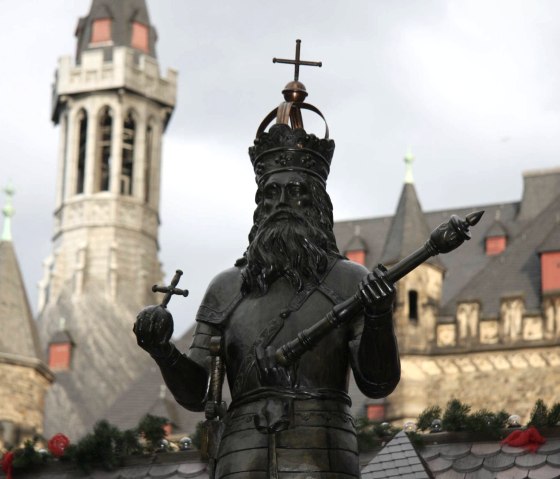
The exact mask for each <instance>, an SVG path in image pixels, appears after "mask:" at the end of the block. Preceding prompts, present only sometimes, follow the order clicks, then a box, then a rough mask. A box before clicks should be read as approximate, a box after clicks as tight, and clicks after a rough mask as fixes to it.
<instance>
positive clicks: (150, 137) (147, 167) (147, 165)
mask: <svg viewBox="0 0 560 479" xmlns="http://www.w3.org/2000/svg"><path fill="white" fill-rule="evenodd" d="M153 147H154V129H153V127H152V125H150V124H149V125H148V127H147V128H146V155H145V161H144V201H145V202H146V203H149V201H150V188H151V186H152V185H151V182H150V180H151V178H150V175H151V173H152V149H153Z"/></svg>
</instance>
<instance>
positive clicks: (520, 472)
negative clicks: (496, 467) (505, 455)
mask: <svg viewBox="0 0 560 479" xmlns="http://www.w3.org/2000/svg"><path fill="white" fill-rule="evenodd" d="M528 472H529V471H527V469H519V468H517V467H512V468H511V469H508V470H507V471H501V472H498V474H497V475H496V479H525V478H526V477H527V473H528Z"/></svg>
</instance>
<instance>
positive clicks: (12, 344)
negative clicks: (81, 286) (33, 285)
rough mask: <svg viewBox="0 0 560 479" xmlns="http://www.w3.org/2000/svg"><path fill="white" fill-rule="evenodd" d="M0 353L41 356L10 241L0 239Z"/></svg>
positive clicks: (26, 356)
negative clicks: (0, 332)
mask: <svg viewBox="0 0 560 479" xmlns="http://www.w3.org/2000/svg"><path fill="white" fill-rule="evenodd" d="M0 330H1V331H2V334H0V355H1V354H2V353H6V354H11V355H17V356H20V357H25V358H34V359H40V360H42V359H43V354H42V351H41V347H40V342H39V335H38V332H37V326H36V323H35V320H34V319H33V315H32V314H31V307H30V306H29V300H28V298H27V293H26V290H25V286H24V283H23V278H22V275H21V270H20V268H19V264H18V261H17V258H16V253H15V250H14V245H13V243H12V242H11V241H0Z"/></svg>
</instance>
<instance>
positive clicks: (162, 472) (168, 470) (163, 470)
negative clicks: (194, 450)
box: [150, 464, 179, 479]
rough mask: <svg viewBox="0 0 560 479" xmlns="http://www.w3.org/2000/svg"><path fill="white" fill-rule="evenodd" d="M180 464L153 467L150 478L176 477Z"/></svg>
mask: <svg viewBox="0 0 560 479" xmlns="http://www.w3.org/2000/svg"><path fill="white" fill-rule="evenodd" d="M178 468H179V464H157V465H154V466H152V467H151V469H150V477H153V478H157V479H164V478H168V477H171V476H173V475H175V473H176V472H177V469H178Z"/></svg>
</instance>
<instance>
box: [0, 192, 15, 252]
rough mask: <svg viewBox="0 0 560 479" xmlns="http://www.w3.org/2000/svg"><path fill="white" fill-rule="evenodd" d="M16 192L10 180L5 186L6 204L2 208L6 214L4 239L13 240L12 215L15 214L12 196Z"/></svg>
mask: <svg viewBox="0 0 560 479" xmlns="http://www.w3.org/2000/svg"><path fill="white" fill-rule="evenodd" d="M15 192H16V190H15V189H14V187H13V186H12V183H11V182H8V185H7V186H6V188H4V193H6V204H5V205H4V208H2V213H3V214H4V227H3V229H2V241H12V216H14V214H15V210H14V206H13V204H12V198H13V196H14V194H15Z"/></svg>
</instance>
